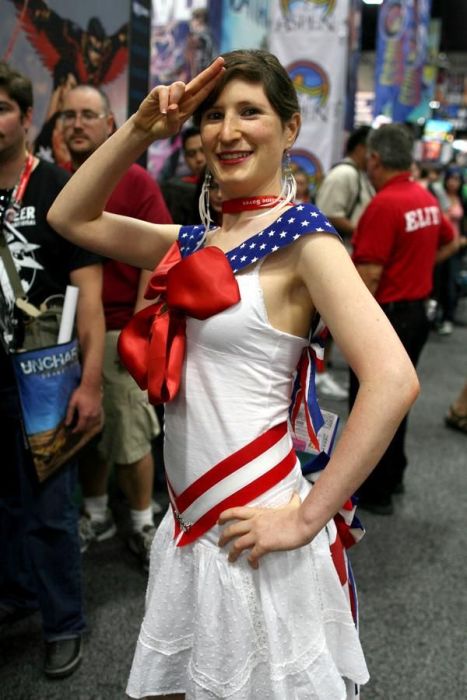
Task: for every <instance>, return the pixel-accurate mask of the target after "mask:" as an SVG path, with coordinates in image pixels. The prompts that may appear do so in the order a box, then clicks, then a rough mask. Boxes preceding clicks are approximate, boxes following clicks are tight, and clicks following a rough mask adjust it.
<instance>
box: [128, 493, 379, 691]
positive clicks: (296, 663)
mask: <svg viewBox="0 0 467 700" xmlns="http://www.w3.org/2000/svg"><path fill="white" fill-rule="evenodd" d="M304 488H309V487H307V486H306V487H304ZM333 526H334V525H333V523H332V524H330V526H329V527H333ZM217 537H218V533H217V532H213V531H212V530H211V531H210V533H209V536H206V537H203V538H200V539H199V540H197V541H196V542H195V543H194V544H192V545H188V546H187V547H179V548H177V547H175V546H174V543H173V518H172V514H171V513H170V512H169V513H168V514H167V515H166V517H165V518H164V520H163V522H162V523H161V525H160V526H159V529H158V531H157V533H156V537H155V538H154V542H153V545H152V547H153V548H152V553H151V567H150V572H149V582H148V590H147V595H146V612H145V616H144V620H143V624H142V626H141V631H140V635H139V638H138V642H137V646H136V651H135V656H134V660H133V665H132V669H131V672H130V678H129V681H128V687H127V693H128V695H129V696H130V697H131V698H144V697H146V696H151V695H163V694H167V695H168V694H173V693H185V694H186V700H215V699H220V698H228V699H229V700H253V699H255V700H256V699H259V700H262V699H263V698H264V700H266V699H267V700H284V698H287V700H350V698H353V699H354V700H355V698H356V697H358V695H357V694H356V692H355V688H354V686H355V684H357V685H360V684H363V683H366V682H367V680H368V671H367V668H366V664H365V660H364V657H363V652H362V649H361V646H360V642H359V639H358V633H357V630H356V628H355V625H354V623H353V620H352V615H351V613H350V609H349V604H348V600H347V597H346V594H345V592H344V589H343V588H342V586H341V584H340V582H339V578H338V576H337V573H336V571H335V568H334V564H333V562H332V559H331V555H330V551H329V535H328V532H327V531H326V529H324V530H323V531H322V532H321V533H320V534H319V535H318V537H316V538H315V540H314V541H313V542H312V543H311V544H310V545H307V546H306V547H302V548H300V549H297V550H294V551H291V552H277V553H274V554H269V555H267V556H265V557H264V558H263V559H262V560H261V562H260V566H259V569H258V570H256V571H255V570H253V569H251V567H250V566H249V565H248V564H247V562H246V560H245V559H241V560H239V561H237V562H236V563H235V564H229V562H228V561H227V551H226V550H221V549H219V547H218V546H217V544H216V542H217Z"/></svg>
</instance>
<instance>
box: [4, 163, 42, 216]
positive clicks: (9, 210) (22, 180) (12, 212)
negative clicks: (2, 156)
mask: <svg viewBox="0 0 467 700" xmlns="http://www.w3.org/2000/svg"><path fill="white" fill-rule="evenodd" d="M34 161H35V158H34V156H33V155H32V153H28V154H27V156H26V160H25V162H24V165H23V168H22V170H21V173H20V176H19V180H18V182H17V183H16V185H15V188H14V190H13V192H12V195H11V199H10V204H9V205H8V206H7V207H6V208H5V212H4V220H5V221H7V222H8V223H12V222H13V220H14V219H15V217H16V215H17V213H18V212H19V210H20V209H21V202H22V201H23V197H24V193H25V191H26V187H27V186H28V182H29V178H30V177H31V173H32V169H33V167H34ZM2 213H3V212H2ZM2 223H3V222H2Z"/></svg>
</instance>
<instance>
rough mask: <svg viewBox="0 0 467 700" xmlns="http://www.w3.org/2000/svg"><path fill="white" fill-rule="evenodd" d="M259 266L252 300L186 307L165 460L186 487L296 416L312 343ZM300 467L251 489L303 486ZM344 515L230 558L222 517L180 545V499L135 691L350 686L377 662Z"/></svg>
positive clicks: (207, 697)
mask: <svg viewBox="0 0 467 700" xmlns="http://www.w3.org/2000/svg"><path fill="white" fill-rule="evenodd" d="M259 268H260V265H259V264H257V265H256V266H254V267H252V268H251V267H250V268H247V270H248V271H246V272H243V273H242V274H239V275H237V280H238V283H239V288H240V294H241V301H240V303H239V304H236V305H235V306H232V307H231V308H229V309H227V310H226V311H224V312H222V313H219V314H217V315H215V316H212V317H211V318H209V319H207V320H205V321H198V320H195V319H193V318H188V319H187V352H186V359H185V365H184V371H183V377H182V382H181V387H180V392H179V394H178V395H177V397H176V399H175V400H174V401H173V402H171V403H169V404H167V405H166V418H165V420H166V424H165V464H166V469H167V472H168V478H169V481H170V483H171V485H172V487H173V489H174V491H175V493H180V492H182V491H183V490H184V489H185V488H186V487H187V486H188V485H189V484H191V483H192V482H193V481H194V480H195V479H196V478H198V477H199V476H200V475H201V474H203V473H204V472H206V471H207V470H208V469H209V468H211V467H212V466H213V465H215V464H217V463H218V462H219V461H220V460H222V459H224V458H225V457H227V456H228V455H230V454H232V453H233V452H235V451H236V450H238V449H240V448H241V447H242V446H243V445H245V444H247V443H248V442H250V441H251V440H253V439H254V438H256V437H257V436H258V435H261V434H262V433H264V432H265V431H266V430H267V429H268V428H270V427H272V426H274V425H276V424H279V423H282V422H283V421H285V420H287V416H288V407H289V403H290V395H291V389H292V375H293V372H294V369H295V367H296V365H297V362H298V360H299V358H300V354H301V352H302V349H303V348H304V347H305V346H306V345H307V341H306V340H304V339H303V338H299V337H296V336H292V335H290V334H287V333H283V332H280V331H278V330H276V329H274V328H273V327H272V326H271V325H270V323H269V321H268V318H267V313H266V308H265V304H264V300H263V295H262V291H261V287H260V282H259ZM310 488H311V485H310V483H309V482H308V481H306V480H305V479H304V477H303V476H302V474H301V470H300V465H299V462H298V460H297V463H296V465H295V468H294V469H293V471H292V472H291V473H290V474H289V475H288V476H287V477H286V478H285V479H284V480H283V481H282V482H280V483H279V484H278V485H277V486H275V487H274V488H272V489H270V490H269V491H267V492H266V493H265V494H263V496H262V497H260V498H259V499H257V500H256V501H255V502H254V503H255V504H256V503H260V504H262V505H265V506H277V505H281V504H284V503H287V502H288V501H289V499H290V498H291V496H292V493H293V491H298V492H299V494H300V496H301V497H302V498H304V497H305V496H306V494H307V493H308V491H309V489H310ZM334 527H335V526H334V522H333V521H332V522H330V523H329V525H328V526H327V527H326V528H324V529H323V531H322V532H321V533H320V534H319V535H318V536H317V537H316V538H315V539H314V540H313V542H312V543H311V544H309V545H307V546H305V547H302V548H300V549H297V550H294V551H290V552H277V553H272V554H268V555H266V556H265V557H264V558H262V559H261V560H260V566H259V569H258V570H253V569H251V567H250V566H249V565H248V564H247V562H246V558H245V557H242V558H241V559H239V560H238V561H237V562H236V563H234V564H230V563H229V562H228V561H227V554H228V551H227V548H224V549H220V548H219V547H218V545H217V541H218V538H219V532H220V528H219V527H218V526H215V527H214V528H212V529H211V530H209V531H208V532H207V533H206V534H205V535H203V536H202V537H200V538H199V539H198V540H196V541H195V542H194V543H193V544H189V545H187V546H185V547H176V546H175V543H174V538H173V535H174V518H173V515H172V512H171V510H169V512H168V513H167V514H166V516H165V518H164V520H163V521H162V523H161V525H160V526H159V529H158V530H157V533H156V536H155V539H154V542H153V545H152V552H151V565H150V572H149V582H148V589H147V595H146V612H145V616H144V620H143V623H142V626H141V631H140V635H139V639H138V642H137V647H136V652H135V657H134V660H133V665H132V669H131V673H130V678H129V682H128V688H127V693H128V695H129V696H130V697H132V698H144V697H146V696H152V695H162V694H167V695H170V694H174V693H185V694H186V698H187V700H214V699H215V698H229V699H230V700H349V699H350V698H355V697H357V693H358V690H356V689H355V684H362V683H365V682H366V681H367V680H368V672H367V668H366V664H365V660H364V657H363V652H362V649H361V646H360V642H359V638H358V632H357V630H356V627H355V624H354V622H353V619H352V615H351V612H350V608H349V603H348V599H347V597H346V595H345V593H344V590H343V588H342V586H341V584H340V582H339V578H338V575H337V573H336V570H335V567H334V564H333V561H332V558H331V554H330V549H329V542H330V538H331V537H332V530H333V528H334Z"/></svg>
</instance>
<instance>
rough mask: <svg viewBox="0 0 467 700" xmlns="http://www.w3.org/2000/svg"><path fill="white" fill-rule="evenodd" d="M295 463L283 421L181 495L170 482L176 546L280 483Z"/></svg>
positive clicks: (187, 541) (208, 472) (216, 466)
mask: <svg viewBox="0 0 467 700" xmlns="http://www.w3.org/2000/svg"><path fill="white" fill-rule="evenodd" d="M296 461H297V457H296V454H295V451H294V449H293V445H292V440H291V437H290V435H289V432H288V426H287V422H284V423H280V424H279V425H276V426H274V427H273V428H270V429H269V430H267V431H266V432H265V433H263V434H262V435H260V436H259V437H257V438H256V439H255V440H253V441H252V442H250V443H248V445H245V446H244V447H242V448H241V449H240V450H238V451H237V452H234V453H233V454H231V455H229V457H226V458H225V459H223V460H222V461H221V462H219V463H218V464H216V465H215V466H214V467H212V468H211V469H209V471H207V472H206V473H205V474H203V475H202V476H200V477H199V479H197V480H196V481H194V482H193V483H192V484H190V486H188V487H187V488H186V489H185V490H184V491H183V492H182V493H181V494H179V495H178V496H177V495H175V493H174V490H173V488H172V486H171V484H170V482H169V480H168V479H167V486H168V491H169V497H170V502H171V505H172V511H173V514H174V519H175V534H174V538H175V539H176V540H177V542H176V544H177V547H183V546H185V545H187V544H190V543H191V542H194V541H195V540H196V539H197V538H198V537H200V536H201V535H203V534H205V533H206V532H207V531H208V530H210V529H211V528H212V527H213V526H214V525H215V524H216V523H217V520H218V518H219V515H220V514H221V513H222V512H223V511H224V510H226V509H227V508H234V507H238V506H246V505H247V504H248V503H251V501H253V500H254V499H255V498H258V497H259V496H261V495H262V494H263V493H265V492H266V491H268V490H269V489H271V488H272V487H273V486H275V485H276V484H278V483H279V482H280V481H282V479H284V478H285V477H286V476H287V475H288V474H289V473H290V472H291V471H292V469H293V468H294V466H295V464H296Z"/></svg>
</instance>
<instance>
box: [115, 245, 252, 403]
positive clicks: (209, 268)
mask: <svg viewBox="0 0 467 700" xmlns="http://www.w3.org/2000/svg"><path fill="white" fill-rule="evenodd" d="M145 297H146V298H147V299H154V298H156V297H157V298H158V299H157V301H156V302H155V304H152V305H151V306H147V307H146V308H145V309H143V310H142V311H140V312H139V313H137V314H136V315H135V316H133V318H132V319H131V321H130V322H129V323H128V324H127V325H126V326H125V328H124V329H123V331H122V332H121V334H120V338H119V341H118V351H119V354H120V358H121V360H122V362H123V364H124V365H125V367H126V368H127V370H128V371H129V372H130V374H131V375H132V377H133V378H134V379H135V381H136V382H137V384H138V386H139V387H140V388H141V389H147V390H148V395H149V400H150V402H151V403H153V404H157V403H165V402H167V401H171V400H172V399H173V398H175V396H176V394H177V392H178V389H179V386H180V377H181V371H182V366H183V360H184V357H185V345H186V338H185V316H186V315H189V316H193V317H194V318H197V319H200V320H204V319H206V318H209V317H210V316H213V315H214V314H218V313H220V312H221V311H225V309H228V308H229V307H230V306H233V305H234V304H237V303H238V302H239V301H240V291H239V289H238V284H237V280H236V279H235V276H234V274H233V272H232V268H231V267H230V264H229V262H228V260H227V258H226V257H225V255H224V253H223V252H222V251H221V250H220V249H219V248H216V247H214V246H208V247H207V248H203V249H201V250H199V251H197V252H196V253H193V254H192V255H189V256H188V257H186V258H182V257H181V255H180V250H179V246H178V243H174V244H173V245H172V246H171V247H170V248H169V250H168V252H167V254H166V255H165V257H164V258H163V259H162V260H161V262H160V264H159V265H158V266H157V268H156V270H155V271H154V274H153V275H152V277H151V279H150V281H149V284H148V287H147V289H146V294H145Z"/></svg>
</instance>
